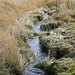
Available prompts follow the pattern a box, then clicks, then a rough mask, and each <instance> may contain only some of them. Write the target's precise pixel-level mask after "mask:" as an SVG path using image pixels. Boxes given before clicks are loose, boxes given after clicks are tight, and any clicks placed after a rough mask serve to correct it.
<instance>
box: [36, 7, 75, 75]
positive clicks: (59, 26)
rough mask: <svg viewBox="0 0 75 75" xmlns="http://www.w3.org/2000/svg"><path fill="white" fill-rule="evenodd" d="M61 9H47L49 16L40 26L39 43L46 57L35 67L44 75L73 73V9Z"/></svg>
mask: <svg viewBox="0 0 75 75" xmlns="http://www.w3.org/2000/svg"><path fill="white" fill-rule="evenodd" d="M73 8H74V7H73ZM62 10H64V11H63V12H62V11H61V10H59V11H57V12H55V13H49V11H48V13H49V15H50V17H49V19H48V20H44V21H43V23H42V26H41V30H42V32H41V33H40V34H39V35H40V44H41V46H42V48H43V51H44V52H46V53H47V54H48V59H47V60H46V62H43V63H40V64H38V65H36V67H38V68H40V69H42V70H43V71H44V72H45V75H75V17H74V16H75V10H74V9H68V8H67V7H66V6H65V9H62ZM65 11H66V12H65ZM51 59H54V60H53V61H51Z"/></svg>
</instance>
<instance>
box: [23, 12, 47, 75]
mask: <svg viewBox="0 0 75 75" xmlns="http://www.w3.org/2000/svg"><path fill="white" fill-rule="evenodd" d="M44 19H48V15H47V13H46V14H45V15H44ZM41 24H42V21H38V22H37V23H36V24H35V25H34V27H33V30H34V32H38V33H40V32H41V31H40V26H41ZM27 43H28V44H29V46H30V47H31V48H32V49H33V50H34V51H35V52H36V53H37V55H36V57H35V59H34V60H33V61H31V62H30V64H29V65H28V66H27V67H26V69H25V71H24V73H23V75H44V72H43V71H42V70H40V69H38V68H34V66H35V65H36V64H38V63H40V62H42V61H43V60H45V59H46V57H47V55H46V54H45V53H43V52H42V50H41V46H40V44H39V36H36V37H34V38H33V39H29V40H28V42H27Z"/></svg>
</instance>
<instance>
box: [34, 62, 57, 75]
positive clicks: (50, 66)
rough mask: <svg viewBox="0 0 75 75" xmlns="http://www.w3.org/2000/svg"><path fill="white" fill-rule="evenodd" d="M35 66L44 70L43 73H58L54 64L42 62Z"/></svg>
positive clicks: (54, 74)
mask: <svg viewBox="0 0 75 75" xmlns="http://www.w3.org/2000/svg"><path fill="white" fill-rule="evenodd" d="M35 67H37V68H40V69H42V70H43V71H44V72H45V75H50V74H51V75H58V73H57V71H56V69H55V68H54V64H47V63H46V62H43V63H40V64H38V65H36V66H35Z"/></svg>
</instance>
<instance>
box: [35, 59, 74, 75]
mask: <svg viewBox="0 0 75 75" xmlns="http://www.w3.org/2000/svg"><path fill="white" fill-rule="evenodd" d="M35 67H37V68H40V69H42V70H43V71H44V72H45V75H50V74H51V75H74V74H75V61H74V60H72V59H70V58H62V59H60V60H55V61H53V63H49V61H48V62H43V63H40V64H38V65H36V66H35Z"/></svg>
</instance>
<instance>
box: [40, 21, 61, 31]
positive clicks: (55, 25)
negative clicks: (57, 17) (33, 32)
mask: <svg viewBox="0 0 75 75" xmlns="http://www.w3.org/2000/svg"><path fill="white" fill-rule="evenodd" d="M61 25H62V22H60V21H59V22H49V23H47V24H46V23H45V24H43V25H41V27H40V28H41V30H43V31H50V30H54V29H55V28H58V27H59V26H61Z"/></svg>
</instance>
